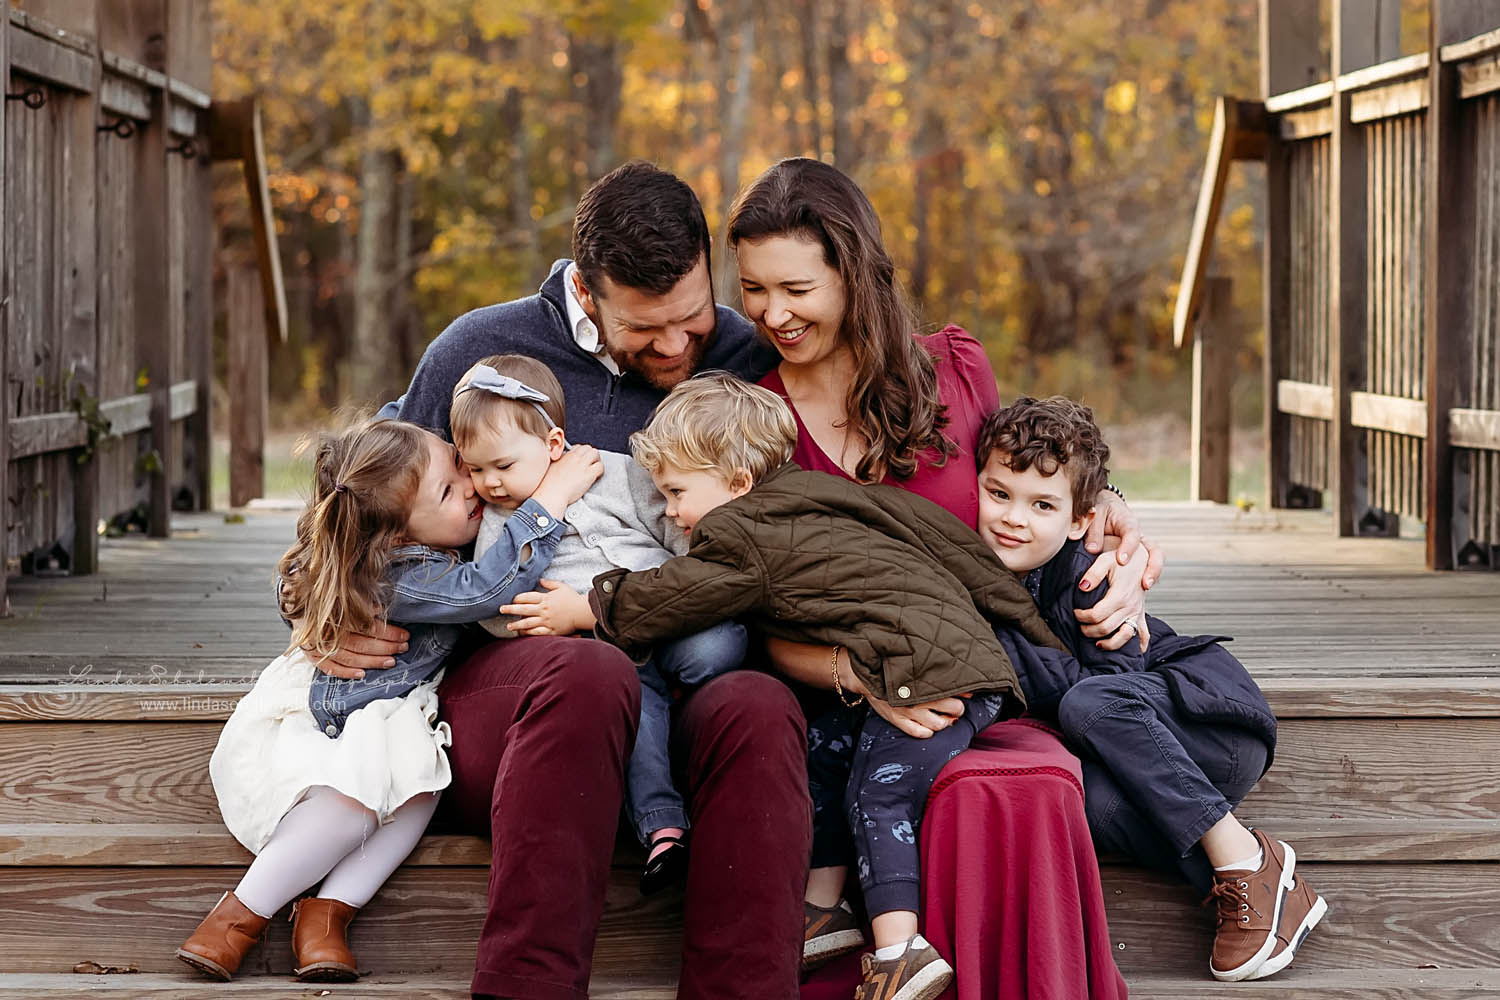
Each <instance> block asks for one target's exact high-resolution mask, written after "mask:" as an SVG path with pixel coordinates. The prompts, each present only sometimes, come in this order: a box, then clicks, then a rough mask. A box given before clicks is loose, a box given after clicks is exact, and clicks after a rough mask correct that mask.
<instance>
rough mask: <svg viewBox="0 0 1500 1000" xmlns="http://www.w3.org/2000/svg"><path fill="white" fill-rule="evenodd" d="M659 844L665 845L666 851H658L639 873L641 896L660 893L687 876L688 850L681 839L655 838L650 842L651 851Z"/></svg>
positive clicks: (670, 836) (669, 837) (669, 836)
mask: <svg viewBox="0 0 1500 1000" xmlns="http://www.w3.org/2000/svg"><path fill="white" fill-rule="evenodd" d="M659 844H666V845H667V849H666V850H664V851H659V852H658V853H657V854H656V856H655V857H653V858H651V860H649V861H647V862H646V868H645V870H644V871H642V872H641V895H642V896H649V895H651V894H652V893H654V892H661V891H662V890H663V889H665V888H667V887H668V886H671V885H676V884H677V883H678V882H681V881H682V879H683V878H684V877H685V876H686V875H687V862H688V849H687V844H686V843H684V842H683V839H682V838H681V837H674V836H672V835H670V834H668V835H667V836H665V837H657V838H656V839H655V840H653V841H652V842H651V849H652V850H655V849H656V847H657V845H659Z"/></svg>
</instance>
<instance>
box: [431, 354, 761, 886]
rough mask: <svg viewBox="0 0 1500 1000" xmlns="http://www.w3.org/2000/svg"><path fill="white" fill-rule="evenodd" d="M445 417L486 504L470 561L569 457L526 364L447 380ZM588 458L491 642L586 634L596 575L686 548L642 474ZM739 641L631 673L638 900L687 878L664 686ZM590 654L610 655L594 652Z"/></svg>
mask: <svg viewBox="0 0 1500 1000" xmlns="http://www.w3.org/2000/svg"><path fill="white" fill-rule="evenodd" d="M448 417H449V425H450V426H451V427H452V430H453V443H454V444H455V445H457V446H458V450H459V454H460V457H461V461H462V462H463V463H464V464H465V466H466V467H467V468H468V471H469V475H470V476H471V477H472V479H473V482H474V489H475V491H476V492H477V493H478V495H479V496H480V498H481V499H483V500H484V502H485V504H486V505H487V506H486V507H485V511H484V515H483V517H484V519H483V522H482V523H481V525H480V529H479V538H478V540H477V541H476V542H475V556H476V557H478V556H479V555H480V554H482V553H483V552H484V551H485V550H486V549H487V548H488V547H489V546H490V545H492V544H494V541H495V540H496V539H498V538H499V537H500V535H501V534H502V532H503V531H504V526H505V520H506V518H507V517H509V516H510V515H511V513H512V512H513V511H514V510H515V509H516V508H517V507H519V506H520V505H521V504H522V503H524V502H525V501H526V499H527V498H528V497H530V496H531V495H532V494H533V493H534V492H535V491H536V490H537V488H538V487H539V486H540V485H541V483H542V480H543V479H544V478H545V476H546V475H547V471H548V469H549V468H550V467H551V465H552V463H553V462H556V461H557V460H558V459H559V458H561V457H562V455H563V453H564V452H565V451H566V450H568V448H569V444H568V441H567V435H566V433H565V430H564V428H565V427H566V426H567V414H566V408H565V406H564V399H563V390H562V386H561V384H560V383H559V382H558V381H557V377H556V376H555V375H553V374H552V371H551V369H549V368H548V367H547V366H546V365H545V364H543V363H542V362H540V361H538V360H536V359H535V358H530V357H525V356H523V355H519V354H503V355H495V356H492V357H488V358H485V359H483V360H482V361H480V362H479V363H477V364H475V365H474V366H473V367H472V368H470V369H469V370H468V371H467V372H465V373H464V375H463V377H462V378H460V379H459V381H458V385H457V386H455V387H454V391H453V402H452V404H451V407H450V409H449V414H448ZM599 458H600V460H601V462H602V464H603V472H602V474H601V475H600V477H599V480H598V481H597V482H596V483H595V484H594V485H593V486H592V487H590V488H589V491H588V492H587V493H585V494H584V495H583V497H582V498H581V499H579V500H578V501H577V502H575V503H574V504H572V505H571V506H570V507H568V509H567V513H566V514H565V516H564V518H563V519H564V521H565V522H566V529H565V533H564V534H563V537H562V539H561V540H560V541H559V542H558V544H557V548H556V550H555V552H554V553H553V556H552V561H551V564H550V565H548V566H547V567H546V568H545V569H544V570H543V573H542V581H541V587H542V589H541V590H540V591H538V592H533V593H529V594H521V595H519V596H518V597H516V599H515V601H514V603H512V604H508V605H505V606H504V607H502V608H501V609H500V611H501V617H499V618H492V619H490V620H488V621H485V622H481V623H480V624H482V625H483V626H484V627H485V628H486V629H488V630H489V631H490V632H492V633H493V634H494V635H496V636H498V637H500V638H502V639H513V638H516V637H538V636H542V637H548V641H558V640H557V639H556V638H555V637H557V636H568V635H574V634H583V635H592V633H593V629H594V626H595V624H596V622H595V620H594V614H593V611H592V610H591V609H590V608H589V602H588V597H587V594H588V591H589V590H590V589H591V588H592V586H593V581H594V578H595V577H596V576H598V575H599V574H601V573H607V572H609V571H611V570H615V569H622V568H623V569H629V570H647V569H654V568H655V567H657V566H659V565H661V564H662V563H663V562H665V561H666V560H667V559H668V558H670V557H672V556H674V555H681V554H682V553H684V552H685V551H686V550H687V538H686V536H685V535H684V534H683V532H682V531H680V530H678V529H677V528H676V527H675V525H674V524H673V523H672V522H671V520H670V519H669V518H668V517H667V507H666V501H665V499H663V497H662V495H661V493H660V491H658V490H657V488H656V484H655V483H654V482H653V481H652V479H651V476H650V474H649V473H647V472H646V470H645V469H643V468H641V467H640V466H639V465H638V464H636V462H635V460H634V459H632V458H631V457H630V456H629V455H624V454H620V453H618V452H612V451H600V452H599ZM528 555H529V554H523V556H522V558H523V559H525V558H527V557H528ZM533 641H537V640H535V639H533ZM746 642H747V639H746V635H745V629H744V627H743V626H741V625H738V624H736V623H733V622H728V623H725V624H721V625H716V626H714V627H713V628H711V629H708V630H707V631H704V632H700V633H697V634H695V635H690V636H687V637H685V638H682V639H678V640H675V641H672V642H665V643H662V644H660V645H658V646H657V647H655V649H654V650H653V651H652V654H651V656H650V657H649V658H648V659H647V660H646V662H645V663H643V664H640V665H639V669H640V676H641V721H640V729H639V731H638V733H637V736H636V744H635V750H634V752H633V753H632V755H631V758H630V764H629V768H628V771H627V774H626V806H627V809H628V811H629V813H630V816H631V820H632V823H633V824H634V826H635V828H636V832H637V834H638V836H639V837H640V839H641V843H642V844H644V845H646V846H647V847H648V849H649V851H650V855H649V858H648V860H647V862H646V868H645V871H644V872H643V874H642V876H641V890H642V892H646V893H649V892H654V891H656V890H658V889H661V888H664V887H666V886H668V885H670V884H672V883H673V882H675V881H677V880H678V879H680V878H681V877H682V875H683V874H684V873H685V872H686V870H687V847H686V843H685V837H686V833H687V827H688V818H687V813H686V810H685V808H684V805H683V801H682V797H681V795H680V794H679V793H678V792H677V790H676V789H675V788H674V787H673V786H672V778H671V771H672V769H671V762H670V759H669V757H668V749H667V745H668V724H669V709H670V705H671V687H672V686H678V687H682V686H688V687H696V686H698V685H700V684H703V683H705V682H707V681H708V680H710V679H711V678H713V677H717V676H719V675H720V674H722V673H725V672H727V671H730V670H734V669H737V668H738V667H739V666H740V665H741V663H742V662H743V661H744V657H745V647H746ZM600 655H601V656H613V655H617V654H616V653H615V651H614V650H613V649H612V648H609V649H603V648H601V650H600Z"/></svg>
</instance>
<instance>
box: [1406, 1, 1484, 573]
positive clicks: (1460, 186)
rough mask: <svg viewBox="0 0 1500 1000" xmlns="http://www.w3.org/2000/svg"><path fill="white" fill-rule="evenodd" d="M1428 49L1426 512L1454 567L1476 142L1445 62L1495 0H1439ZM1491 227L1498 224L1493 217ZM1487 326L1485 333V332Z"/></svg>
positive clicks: (1443, 563)
mask: <svg viewBox="0 0 1500 1000" xmlns="http://www.w3.org/2000/svg"><path fill="white" fill-rule="evenodd" d="M1431 17H1432V30H1431V32H1430V34H1429V41H1430V45H1429V49H1428V60H1429V62H1428V75H1427V79H1428V87H1429V91H1428V94H1429V96H1428V111H1427V114H1428V130H1427V191H1426V192H1425V194H1426V206H1425V207H1426V224H1427V274H1428V282H1429V284H1428V295H1427V314H1426V321H1427V329H1426V336H1427V341H1426V351H1427V385H1426V387H1425V388H1426V395H1427V476H1426V481H1425V482H1424V483H1423V484H1422V488H1423V491H1424V498H1425V500H1426V513H1427V565H1428V567H1429V568H1431V569H1452V568H1453V565H1454V551H1453V550H1454V544H1453V540H1454V532H1453V513H1454V499H1455V498H1454V489H1453V483H1454V475H1455V463H1454V457H1455V456H1454V451H1453V447H1452V437H1451V434H1452V431H1451V422H1450V421H1451V418H1450V413H1449V411H1450V410H1451V409H1452V408H1453V406H1454V404H1455V403H1456V402H1457V401H1458V398H1459V385H1460V380H1461V379H1466V378H1467V377H1468V371H1467V367H1466V365H1465V362H1466V361H1467V360H1468V354H1469V352H1468V346H1469V335H1470V323H1471V317H1470V315H1469V302H1470V297H1471V292H1472V285H1473V282H1474V280H1475V277H1476V276H1475V275H1474V273H1473V271H1472V268H1473V266H1474V265H1473V257H1474V239H1475V218H1476V212H1477V210H1478V207H1477V205H1476V202H1475V190H1476V186H1475V184H1474V173H1475V170H1476V166H1475V164H1474V163H1473V162H1472V158H1473V156H1474V153H1473V146H1472V144H1471V143H1469V142H1466V136H1465V135H1464V133H1463V124H1462V111H1461V108H1460V94H1459V74H1458V69H1457V67H1456V66H1454V65H1452V64H1451V63H1444V62H1443V59H1442V48H1443V46H1445V45H1451V44H1453V43H1455V42H1459V41H1463V40H1465V39H1468V38H1471V37H1473V36H1475V35H1478V34H1480V33H1482V32H1484V31H1488V30H1493V29H1494V28H1495V27H1496V25H1500V3H1496V2H1495V0H1433V4H1432V13H1431ZM1488 225H1490V226H1494V225H1495V223H1494V222H1493V221H1489V222H1488ZM1485 333H1487V331H1480V332H1478V335H1480V336H1483V335H1485Z"/></svg>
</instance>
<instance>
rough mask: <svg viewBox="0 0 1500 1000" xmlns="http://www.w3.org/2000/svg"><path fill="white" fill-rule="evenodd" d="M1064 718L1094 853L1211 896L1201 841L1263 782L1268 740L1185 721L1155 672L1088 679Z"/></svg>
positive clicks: (1061, 711) (1066, 704)
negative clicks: (1078, 762)
mask: <svg viewBox="0 0 1500 1000" xmlns="http://www.w3.org/2000/svg"><path fill="white" fill-rule="evenodd" d="M1057 715H1058V723H1059V725H1060V726H1061V728H1062V731H1063V735H1064V736H1065V737H1066V738H1067V741H1068V744H1069V746H1070V748H1071V749H1073V750H1074V752H1076V753H1078V755H1079V756H1080V758H1082V761H1083V799H1084V811H1085V812H1086V813H1087V814H1088V820H1089V830H1090V831H1091V832H1092V833H1093V835H1094V844H1095V846H1096V847H1097V848H1098V849H1099V850H1100V851H1101V852H1103V851H1108V852H1112V853H1117V854H1125V855H1127V856H1129V857H1132V858H1134V859H1135V860H1137V861H1139V862H1141V863H1142V864H1145V865H1148V866H1150V867H1153V868H1157V869H1161V870H1164V871H1176V872H1178V873H1179V874H1181V875H1182V877H1183V878H1185V879H1186V880H1187V881H1188V882H1190V883H1192V884H1193V885H1194V886H1196V887H1197V888H1198V889H1199V890H1201V891H1203V892H1208V890H1209V889H1211V888H1212V887H1213V866H1212V865H1210V864H1209V862H1208V856H1207V855H1206V854H1204V852H1203V848H1202V847H1200V846H1199V845H1198V841H1199V840H1201V839H1202V837H1203V835H1204V834H1205V833H1207V832H1208V829H1209V827H1211V826H1213V825H1214V824H1215V823H1217V822H1218V821H1219V820H1221V819H1223V818H1224V816H1225V815H1227V814H1228V813H1229V812H1231V811H1232V810H1233V809H1234V807H1235V806H1237V805H1239V803H1240V801H1241V800H1242V799H1244V797H1245V796H1246V795H1248V794H1249V792H1250V789H1252V788H1254V787H1255V783H1256V782H1257V781H1259V780H1260V776H1261V774H1262V772H1264V771H1265V767H1266V760H1267V754H1268V749H1267V747H1266V745H1265V743H1264V742H1262V741H1261V739H1260V737H1258V736H1257V735H1255V734H1254V733H1252V732H1250V731H1249V730H1248V729H1242V728H1240V727H1238V726H1232V725H1226V724H1222V723H1215V722H1200V721H1198V720H1195V719H1191V718H1188V717H1186V716H1184V714H1183V712H1182V711H1181V710H1180V709H1179V708H1178V707H1177V703H1176V702H1175V701H1174V700H1173V698H1172V692H1171V689H1170V687H1169V686H1168V683H1167V678H1166V677H1165V676H1164V675H1163V674H1160V673H1156V672H1154V671H1149V670H1148V671H1142V672H1140V673H1128V674H1101V675H1097V676H1094V677H1089V678H1087V679H1085V680H1083V681H1081V682H1079V683H1078V684H1076V685H1074V686H1073V687H1072V688H1071V689H1070V690H1069V691H1068V693H1067V694H1065V695H1064V696H1063V699H1062V701H1061V702H1060V703H1059V704H1058V708H1057Z"/></svg>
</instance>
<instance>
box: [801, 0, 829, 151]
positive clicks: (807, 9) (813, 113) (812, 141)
mask: <svg viewBox="0 0 1500 1000" xmlns="http://www.w3.org/2000/svg"><path fill="white" fill-rule="evenodd" d="M820 8H821V5H820V4H818V3H817V2H816V0H797V23H798V25H799V26H800V27H801V29H802V32H801V41H802V98H803V100H804V101H806V102H807V111H808V118H807V130H806V135H807V138H806V139H805V140H804V142H803V149H804V150H806V152H807V155H808V156H811V157H813V158H814V159H817V158H820V157H822V155H823V108H822V103H823V96H822V86H821V81H820V79H819V76H818V11H819V9H820Z"/></svg>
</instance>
